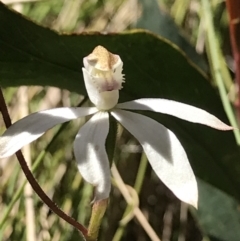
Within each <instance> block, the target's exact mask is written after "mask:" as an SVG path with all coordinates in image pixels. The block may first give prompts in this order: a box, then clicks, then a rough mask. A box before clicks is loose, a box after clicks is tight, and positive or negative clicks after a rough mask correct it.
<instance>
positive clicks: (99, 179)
mask: <svg viewBox="0 0 240 241" xmlns="http://www.w3.org/2000/svg"><path fill="white" fill-rule="evenodd" d="M108 131H109V116H108V113H107V112H98V113H97V114H95V115H94V116H93V117H92V118H91V119H90V120H89V121H88V122H87V123H86V124H85V125H83V126H82V127H81V129H80V130H79V132H78V134H77V136H76V139H75V142H74V154H75V157H76V160H77V163H78V169H79V171H80V173H81V175H82V177H83V178H84V179H85V180H86V181H87V182H89V183H90V184H92V185H94V186H95V187H96V190H95V200H101V199H105V198H108V197H109V193H110V190H111V179H110V167H109V161H108V156H107V153H106V148H105V141H106V138H107V135H108Z"/></svg>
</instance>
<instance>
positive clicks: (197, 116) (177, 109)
mask: <svg viewBox="0 0 240 241" xmlns="http://www.w3.org/2000/svg"><path fill="white" fill-rule="evenodd" d="M117 108H120V109H127V110H151V111H155V112H159V113H163V114H168V115H172V116H176V117H178V118H180V119H183V120H186V121H190V122H193V123H199V124H203V125H207V126H210V127H212V128H215V129H218V130H223V131H226V130H232V129H233V127H231V126H228V125H226V124H225V123H223V122H222V121H220V120H219V119H218V118H217V117H215V116H214V115H212V114H210V113H208V112H207V111H205V110H202V109H200V108H197V107H194V106H191V105H187V104H184V103H180V102H177V101H173V100H166V99H139V100H133V101H129V102H125V103H122V104H118V105H117Z"/></svg>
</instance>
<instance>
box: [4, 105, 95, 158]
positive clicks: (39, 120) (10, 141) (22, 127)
mask: <svg viewBox="0 0 240 241" xmlns="http://www.w3.org/2000/svg"><path fill="white" fill-rule="evenodd" d="M97 111H98V110H97V109H96V108H85V107H84V108H68V107H63V108H55V109H50V110H44V111H39V112H36V113H33V114H31V115H29V116H26V117H25V118H23V119H21V120H19V121H17V122H15V123H14V124H13V125H12V126H10V127H9V128H8V129H7V130H6V131H5V133H4V134H3V135H2V136H1V137H0V158H3V157H8V156H11V155H12V154H14V153H15V152H16V151H18V150H20V149H21V148H22V147H23V146H25V145H27V144H29V143H31V142H32V141H34V140H36V139H37V138H39V137H40V136H42V135H43V134H44V133H45V132H46V131H47V130H48V129H50V128H52V127H53V126H55V125H57V124H60V123H63V122H66V121H69V120H72V119H76V118H78V117H83V116H87V115H90V114H94V113H96V112H97Z"/></svg>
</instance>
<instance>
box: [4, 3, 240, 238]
mask: <svg viewBox="0 0 240 241" xmlns="http://www.w3.org/2000/svg"><path fill="white" fill-rule="evenodd" d="M54 2H55V1H54ZM41 4H43V6H42V7H41V11H39V10H38V8H36V9H35V10H34V11H32V12H31V11H30V8H29V9H25V11H26V13H27V12H28V11H29V15H30V16H31V14H33V15H34V16H35V20H37V21H42V20H43V18H44V16H45V14H46V13H47V12H49V11H51V6H50V5H48V4H46V3H44V2H43V3H41ZM52 4H53V3H52ZM54 4H55V3H54ZM100 5H101V4H100ZM58 8H60V3H58V5H57V7H56V9H58ZM145 10H146V9H145ZM56 11H57V10H56ZM93 11H94V9H93V8H92V6H90V5H89V6H86V11H85V12H84V11H83V12H82V14H83V18H84V16H85V15H86V14H87V13H88V12H89V13H92V12H93ZM30 13H31V14H30ZM36 13H37V14H36ZM53 14H54V13H53ZM143 16H144V15H143ZM155 18H157V15H155ZM143 19H145V20H146V18H143ZM159 19H160V18H159ZM13 23H17V24H13ZM140 23H141V22H140ZM139 26H141V27H146V28H148V27H147V26H143V25H139ZM175 28H176V27H171V30H173V29H175ZM155 32H156V33H159V32H158V31H155ZM170 32H171V31H170ZM161 33H162V32H161ZM162 35H163V36H164V37H168V36H166V35H169V33H166V35H164V34H162ZM180 40H181V41H182V38H180ZM178 41H179V39H178V38H176V41H174V43H175V44H177V42H178ZM181 41H180V42H181ZM0 43H1V48H0V63H1V64H0V84H1V86H2V87H5V88H6V87H12V86H16V87H18V86H21V85H29V86H30V85H37V86H56V87H58V88H61V89H67V90H69V91H71V92H76V93H78V94H81V95H86V91H85V87H84V82H83V77H82V72H81V67H82V59H83V57H85V56H86V55H88V54H89V53H90V52H91V51H92V49H93V48H94V47H95V46H96V45H103V46H105V47H106V48H107V49H109V50H110V51H111V52H113V53H116V54H119V55H120V56H121V58H122V60H123V63H124V73H125V77H126V83H125V84H124V88H123V90H121V92H120V100H121V102H123V101H126V100H132V99H136V98H144V97H147V98H167V99H173V100H176V101H180V102H184V103H188V104H191V105H194V106H197V107H200V108H202V109H205V110H207V111H209V112H210V113H212V114H214V115H216V116H217V117H218V118H220V119H222V120H223V121H225V122H227V118H226V115H225V113H224V110H223V107H222V104H221V101H220V99H219V96H218V94H217V91H216V90H215V89H214V88H213V87H212V85H211V84H210V82H209V81H208V79H207V78H206V76H205V75H204V74H203V73H202V72H201V71H200V70H199V69H198V67H196V66H195V65H194V64H193V63H192V62H191V60H190V59H189V58H188V57H186V55H185V54H184V53H183V52H182V51H181V50H180V49H179V48H178V47H176V45H175V44H173V43H172V42H170V41H169V40H166V39H165V38H162V37H160V36H158V35H155V34H153V33H151V32H148V31H144V30H131V31H126V32H123V33H115V34H100V33H82V34H69V35H64V34H58V33H56V32H54V31H52V30H50V29H48V28H43V27H41V26H39V25H36V24H34V23H33V22H31V21H29V20H27V19H25V18H24V17H22V16H21V15H19V14H17V13H15V12H12V11H10V10H9V9H8V8H6V7H5V6H4V5H3V4H2V3H0ZM184 44H185V42H184ZM180 46H181V45H180ZM184 46H185V47H184V48H188V47H187V46H186V45H184ZM185 51H186V50H185ZM191 51H192V48H191V50H190V52H191ZM186 52H187V51H186ZM194 56H195V57H196V56H197V57H196V58H197V59H198V60H199V59H200V62H201V61H202V59H201V58H200V57H199V56H198V55H196V53H194ZM193 59H194V58H193ZM198 60H197V61H195V63H199V62H198ZM199 66H200V67H202V66H204V63H203V64H202V62H201V64H199ZM9 96H10V97H8V99H9V100H10V99H11V96H12V94H11V93H10V94H9ZM146 114H147V115H148V116H151V117H153V118H154V119H156V120H157V121H159V122H161V123H162V124H164V125H165V126H166V127H168V128H169V129H171V130H173V132H174V133H175V134H176V135H177V136H178V138H179V139H180V141H181V142H182V144H183V146H184V148H185V150H186V152H187V154H188V156H189V160H190V162H191V165H192V167H193V170H194V172H195V174H196V175H197V176H198V177H199V178H200V179H201V180H200V181H199V188H200V206H199V212H198V215H196V218H197V219H198V220H200V221H199V222H200V224H201V225H202V227H203V229H204V231H205V232H206V233H207V234H210V235H212V236H213V237H217V238H220V237H222V238H223V240H226V241H235V240H234V235H235V236H236V235H239V233H238V230H237V228H234V231H233V232H234V234H233V236H230V235H229V236H228V235H226V237H223V235H222V234H221V230H220V229H218V227H219V226H220V225H222V226H221V229H222V230H224V231H223V232H225V233H226V232H227V231H228V229H230V227H231V225H232V226H234V227H235V226H237V225H239V222H240V221H239V216H240V215H239V211H237V208H236V205H237V204H236V202H237V201H236V200H238V201H239V200H240V192H239V185H240V179H239V176H240V162H239V159H240V153H239V148H238V146H237V145H236V143H235V140H234V137H233V134H232V133H223V132H218V131H216V130H211V129H210V128H207V127H203V126H200V125H196V124H190V123H186V122H184V121H181V120H178V119H176V118H174V117H170V116H166V115H160V114H151V113H146ZM74 131H76V127H75V126H71V128H69V129H67V132H68V138H69V137H70V138H69V139H68V140H69V141H68V143H67V147H66V148H68V152H67V153H65V152H64V151H63V150H60V149H61V147H63V146H64V145H66V144H65V143H66V138H64V137H65V135H64V134H63V137H62V138H61V139H60V140H59V142H58V143H57V144H56V146H53V147H51V149H50V151H49V153H48V154H47V155H46V158H45V161H44V162H43V163H42V164H41V169H42V170H46V169H49V171H47V172H46V173H45V175H44V176H43V175H40V173H38V175H39V177H40V183H41V184H44V183H46V182H48V180H50V179H51V178H52V179H53V180H52V182H49V185H48V186H47V187H48V190H51V189H52V188H54V185H56V183H58V182H59V180H60V178H61V177H63V173H65V174H66V175H65V176H64V178H63V180H62V181H61V183H60V186H61V188H62V190H57V191H56V192H55V195H54V199H55V200H57V201H58V202H59V203H64V200H66V201H67V202H66V203H67V204H68V205H67V204H66V203H65V204H66V209H65V210H67V211H69V209H71V210H72V211H73V216H74V217H75V218H77V219H78V220H80V221H82V222H85V223H87V220H88V217H89V206H88V205H89V204H88V203H89V202H90V198H89V197H90V195H91V194H90V193H91V191H92V189H91V187H89V186H88V185H86V184H83V182H82V179H81V178H80V177H79V176H78V175H76V168H75V167H73V166H71V165H70V163H71V161H72V157H71V155H70V154H69V152H71V151H69V149H70V150H71V143H72V140H73V138H74V134H75V132H74ZM125 140H127V138H125ZM116 151H119V150H116ZM119 155H120V154H119ZM63 156H64V158H65V159H66V160H67V161H68V162H67V164H66V165H64V167H63V166H61V167H63V168H64V172H61V170H62V169H61V168H59V169H57V170H58V171H59V172H56V173H58V174H59V173H60V174H59V175H55V176H54V177H53V176H52V172H51V171H50V168H56V167H57V166H58V162H60V161H61V160H62V159H63ZM129 156H130V155H129ZM126 159H127V160H128V158H126ZM130 159H131V158H130V157H129V160H130ZM132 159H135V160H138V158H137V157H134V158H132ZM53 160H54V161H53ZM120 161H121V160H120ZM120 161H119V164H120V165H122V166H123V169H124V167H125V166H127V165H129V162H127V161H126V162H125V161H123V162H122V164H121V163H120ZM18 172H19V170H14V173H13V178H12V179H11V180H12V182H8V183H7V185H9V188H8V189H7V194H6V195H7V196H11V195H13V192H14V184H15V183H16V179H17V177H18ZM143 175H144V174H143ZM132 178H133V177H132ZM58 179H59V180H58ZM146 179H147V180H148V177H146ZM202 180H204V181H205V182H206V183H208V185H209V184H211V185H212V186H214V189H211V190H210V189H209V187H208V185H204V184H203V182H202ZM64 182H66V183H71V185H69V186H65V185H62V184H63V183H64ZM129 182H131V181H129ZM80 187H81V193H80V192H79V189H80ZM217 189H220V190H221V191H222V192H225V193H227V195H226V194H222V193H221V192H220V191H218V190H217ZM69 190H71V191H69ZM209 190H210V191H209ZM213 190H214V191H213ZM0 191H1V190H0ZM2 192H4V190H3V191H2ZM68 192H69V193H68ZM61 193H68V194H67V195H66V196H64V197H63V196H62V194H61ZM79 193H80V194H79ZM219 193H220V194H219ZM228 195H230V196H231V197H230V196H228ZM116 196H117V195H115V197H116ZM72 197H73V198H72ZM210 197H212V198H210ZM234 199H235V200H234ZM79 200H81V202H80V203H79ZM3 201H4V202H7V201H8V200H5V199H4V198H3ZM219 202H221V203H222V206H221V207H220V208H218V209H216V210H213V209H214V207H215V206H216V205H217V204H218V203H219ZM115 204H116V205H118V202H115ZM156 205H161V204H160V203H157V204H156ZM233 205H234V207H233ZM68 207H71V208H68ZM86 207H87V209H86V210H87V211H86V212H85V208H86ZM110 210H111V212H113V211H114V208H113V207H112V206H110ZM211 210H213V211H212V212H210V211H211ZM229 213H231V214H234V217H233V216H231V215H230V216H228V215H229ZM207 214H209V216H207ZM109 216H110V217H111V215H109ZM118 217H119V215H118ZM223 217H224V218H227V217H228V218H229V219H231V218H232V220H231V222H230V223H231V225H230V224H229V225H230V226H228V225H226V223H224V222H222V223H220V224H219V223H218V224H219V226H218V224H217V219H222V218H223ZM111 218H113V217H111ZM113 219H114V218H113ZM117 221H118V220H117ZM14 222H16V220H15V221H14ZM106 222H107V221H106ZM108 222H109V226H111V224H112V223H111V221H108ZM54 224H56V220H55V221H54ZM106 226H107V225H105V227H106ZM215 226H216V227H215ZM61 227H62V226H61ZM106 229H107V228H105V229H104V230H106ZM66 230H67V229H66ZM66 230H65V231H66ZM104 232H105V231H104ZM50 233H51V234H53V233H54V230H51V231H50ZM15 235H16V238H15V239H19V237H21V238H22V239H24V234H23V232H22V231H21V227H20V226H17V229H16V233H15ZM77 235H78V234H75V233H74V232H72V233H68V234H67V236H65V239H64V238H62V240H68V239H70V238H72V240H75V239H76V238H77V237H78V236H77ZM0 237H1V233H0ZM17 237H18V238H17ZM19 240H21V239H19ZM60 240H61V239H60Z"/></svg>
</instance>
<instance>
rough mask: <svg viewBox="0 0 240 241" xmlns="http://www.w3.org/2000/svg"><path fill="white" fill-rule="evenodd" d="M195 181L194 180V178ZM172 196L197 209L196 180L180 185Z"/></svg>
mask: <svg viewBox="0 0 240 241" xmlns="http://www.w3.org/2000/svg"><path fill="white" fill-rule="evenodd" d="M194 179H195V178H194ZM174 194H175V195H176V196H177V197H178V198H179V199H180V200H181V201H183V202H185V203H188V204H190V205H192V206H193V207H195V208H196V209H197V208H198V188H197V182H196V179H195V180H194V181H193V180H192V181H191V182H189V183H187V184H186V185H182V186H181V187H180V188H179V189H178V191H177V192H174Z"/></svg>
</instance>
